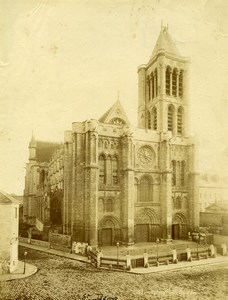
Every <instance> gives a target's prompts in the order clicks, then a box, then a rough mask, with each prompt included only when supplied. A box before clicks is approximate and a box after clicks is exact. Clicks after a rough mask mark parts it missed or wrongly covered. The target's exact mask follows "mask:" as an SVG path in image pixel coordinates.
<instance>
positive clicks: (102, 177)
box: [98, 155, 105, 184]
mask: <svg viewBox="0 0 228 300" xmlns="http://www.w3.org/2000/svg"><path fill="white" fill-rule="evenodd" d="M98 165H99V184H105V158H104V156H103V155H100V156H99V159H98Z"/></svg>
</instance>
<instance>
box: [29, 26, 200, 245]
mask: <svg viewBox="0 0 228 300" xmlns="http://www.w3.org/2000/svg"><path fill="white" fill-rule="evenodd" d="M188 67H189V60H188V59H187V58H185V57H182V56H181V55H180V53H179V51H178V49H177V48H176V46H175V44H174V42H173V40H172V38H171V36H170V34H169V32H168V29H167V27H162V28H161V32H160V35H159V37H158V40H157V43H156V45H155V48H154V50H153V53H152V56H151V58H150V60H149V62H148V63H147V64H143V65H140V66H139V68H138V128H137V129H132V127H131V126H130V124H129V120H128V118H127V116H126V114H125V112H124V110H123V108H122V106H121V103H120V102H119V101H117V102H116V103H115V104H114V105H113V106H112V107H111V108H110V109H109V110H108V111H107V112H106V113H105V114H104V115H103V116H102V117H101V118H100V119H99V120H93V119H92V120H89V121H85V122H74V123H73V124H72V130H71V131H66V132H65V136H64V144H61V145H56V144H50V143H44V142H43V143H42V142H39V141H35V139H34V138H33V139H32V141H31V142H30V146H29V148H30V159H29V163H28V164H27V172H26V186H25V209H24V218H25V220H26V221H27V222H29V220H32V219H33V220H34V219H37V220H38V222H40V223H39V224H42V226H40V227H41V228H45V226H46V227H47V228H50V227H54V226H57V225H58V228H60V232H61V233H63V234H67V235H71V236H72V240H73V241H78V242H88V243H90V244H91V245H113V244H115V243H116V242H117V241H119V242H120V241H121V242H122V243H124V244H132V243H138V242H153V241H155V240H156V239H157V238H161V239H164V240H171V239H185V238H186V237H187V234H188V231H192V230H194V229H196V228H197V227H198V226H199V212H198V173H197V165H196V162H197V159H196V157H195V152H196V150H195V145H194V141H193V139H192V138H190V137H189V136H188V110H189V99H188ZM34 170H35V171H34ZM37 171H38V172H37ZM34 172H36V175H35V177H34V174H33V173H34ZM37 174H38V175H37ZM34 182H35V183H36V184H35V186H36V187H35V190H34ZM32 189H33V190H32ZM31 191H32V194H31Z"/></svg>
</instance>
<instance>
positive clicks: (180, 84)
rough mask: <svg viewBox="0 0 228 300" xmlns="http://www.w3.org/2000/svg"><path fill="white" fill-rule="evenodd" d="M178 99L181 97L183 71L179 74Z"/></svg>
mask: <svg viewBox="0 0 228 300" xmlns="http://www.w3.org/2000/svg"><path fill="white" fill-rule="evenodd" d="M179 97H180V98H182V97H183V70H181V71H180V74H179Z"/></svg>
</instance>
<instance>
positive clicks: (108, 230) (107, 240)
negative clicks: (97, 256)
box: [98, 216, 121, 246]
mask: <svg viewBox="0 0 228 300" xmlns="http://www.w3.org/2000/svg"><path fill="white" fill-rule="evenodd" d="M120 240H121V224H120V221H119V220H118V219H117V218H115V217H113V216H105V217H103V218H102V219H101V220H100V222H99V224H98V243H99V245H100V246H111V245H114V244H116V242H118V241H120Z"/></svg>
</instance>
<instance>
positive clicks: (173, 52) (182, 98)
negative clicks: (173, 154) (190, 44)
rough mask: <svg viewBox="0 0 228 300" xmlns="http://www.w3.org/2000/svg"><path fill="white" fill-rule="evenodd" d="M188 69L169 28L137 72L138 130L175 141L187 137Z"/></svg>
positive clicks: (159, 38)
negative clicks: (163, 134)
mask: <svg viewBox="0 0 228 300" xmlns="http://www.w3.org/2000/svg"><path fill="white" fill-rule="evenodd" d="M188 67H189V59H188V58H185V57H183V56H181V54H180V52H179V51H178V49H177V47H176V45H175V43H174V42H173V40H172V38H171V36H170V34H169V32H168V26H167V27H165V26H161V31H160V34H159V37H158V40H157V42H156V45H155V47H154V50H153V52H152V55H151V58H150V60H149V62H148V63H147V64H145V65H140V66H139V68H138V91H139V95H138V127H139V128H146V129H151V130H155V131H157V132H158V133H167V132H168V131H170V132H171V135H172V137H177V136H180V137H184V136H185V137H186V136H187V135H188Z"/></svg>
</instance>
